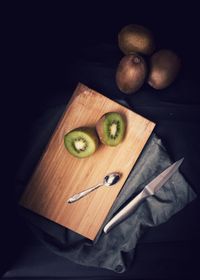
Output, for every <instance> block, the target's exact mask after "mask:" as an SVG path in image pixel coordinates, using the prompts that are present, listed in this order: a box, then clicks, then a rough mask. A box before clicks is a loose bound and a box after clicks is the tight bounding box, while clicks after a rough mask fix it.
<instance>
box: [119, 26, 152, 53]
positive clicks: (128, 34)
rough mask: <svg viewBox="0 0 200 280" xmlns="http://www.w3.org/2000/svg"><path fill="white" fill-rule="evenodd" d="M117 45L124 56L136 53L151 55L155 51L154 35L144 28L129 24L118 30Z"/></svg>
mask: <svg viewBox="0 0 200 280" xmlns="http://www.w3.org/2000/svg"><path fill="white" fill-rule="evenodd" d="M118 45H119V48H120V49H121V51H122V52H123V53H124V54H130V53H133V52H137V53H141V54H144V55H151V54H152V53H153V51H154V50H155V40H154V35H153V33H152V32H151V31H150V30H149V29H147V28H146V27H144V26H141V25H138V24H129V25H126V26H124V27H123V28H122V29H121V30H120V32H119V34H118Z"/></svg>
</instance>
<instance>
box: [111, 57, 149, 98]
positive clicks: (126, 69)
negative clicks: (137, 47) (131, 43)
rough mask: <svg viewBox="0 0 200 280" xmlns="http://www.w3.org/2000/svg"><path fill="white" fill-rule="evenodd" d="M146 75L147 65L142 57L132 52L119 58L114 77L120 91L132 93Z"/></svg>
mask: <svg viewBox="0 0 200 280" xmlns="http://www.w3.org/2000/svg"><path fill="white" fill-rule="evenodd" d="M146 76H147V65H146V62H145V60H144V58H143V57H142V56H140V55H139V54H136V53H133V54H129V55H126V56H124V57H123V58H122V59H121V60H120V62H119V65H118V68H117V71H116V77H115V79H116V84H117V86H118V88H119V90H120V91H121V92H123V93H125V94H133V93H135V92H136V91H138V90H139V89H140V88H141V87H142V85H143V84H144V82H145V79H146Z"/></svg>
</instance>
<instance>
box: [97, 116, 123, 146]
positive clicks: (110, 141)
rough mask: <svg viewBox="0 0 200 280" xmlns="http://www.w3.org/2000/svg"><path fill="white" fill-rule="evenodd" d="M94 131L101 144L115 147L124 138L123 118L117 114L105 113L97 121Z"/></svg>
mask: <svg viewBox="0 0 200 280" xmlns="http://www.w3.org/2000/svg"><path fill="white" fill-rule="evenodd" d="M96 130H97V133H98V135H99V139H100V141H101V142H102V143H103V144H105V145H109V146H117V145H118V144H119V143H121V142H122V140H123V138H124V136H125V130H126V121H125V118H124V116H122V115H121V114H120V113H117V112H109V113H106V114H104V115H103V116H102V117H101V118H100V119H99V120H98V122H97V124H96Z"/></svg>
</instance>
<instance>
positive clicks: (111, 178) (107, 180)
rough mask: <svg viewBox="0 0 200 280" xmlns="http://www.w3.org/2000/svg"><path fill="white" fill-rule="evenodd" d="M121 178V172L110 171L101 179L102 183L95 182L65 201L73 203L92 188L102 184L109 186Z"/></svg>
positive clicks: (91, 190) (94, 188)
mask: <svg viewBox="0 0 200 280" xmlns="http://www.w3.org/2000/svg"><path fill="white" fill-rule="evenodd" d="M120 178H121V174H120V173H118V172H112V173H110V174H108V175H106V176H105V177H104V179H103V183H100V184H97V185H95V186H93V187H91V188H89V189H87V190H85V191H83V192H80V193H77V194H75V195H73V196H72V197H70V198H69V199H68V200H67V202H68V203H73V202H75V201H77V200H79V199H81V198H82V197H84V196H86V195H87V194H89V193H91V192H93V191H94V190H96V189H98V188H99V187H102V186H106V187H110V186H113V185H115V184H116V183H117V182H118V181H119V179H120Z"/></svg>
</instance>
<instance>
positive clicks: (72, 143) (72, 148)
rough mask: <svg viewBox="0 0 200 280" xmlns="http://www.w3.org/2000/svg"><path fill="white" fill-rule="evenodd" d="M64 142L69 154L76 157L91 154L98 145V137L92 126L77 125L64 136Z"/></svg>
mask: <svg viewBox="0 0 200 280" xmlns="http://www.w3.org/2000/svg"><path fill="white" fill-rule="evenodd" d="M64 144H65V147H66V149H67V150H68V152H69V153H70V154H72V155H73V156H75V157H78V158H85V157H89V156H90V155H92V154H93V153H94V152H95V151H96V150H97V148H98V146H99V139H98V136H97V134H96V131H95V128H93V127H79V128H76V129H73V130H71V131H70V132H68V133H67V134H66V135H65V136H64Z"/></svg>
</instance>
